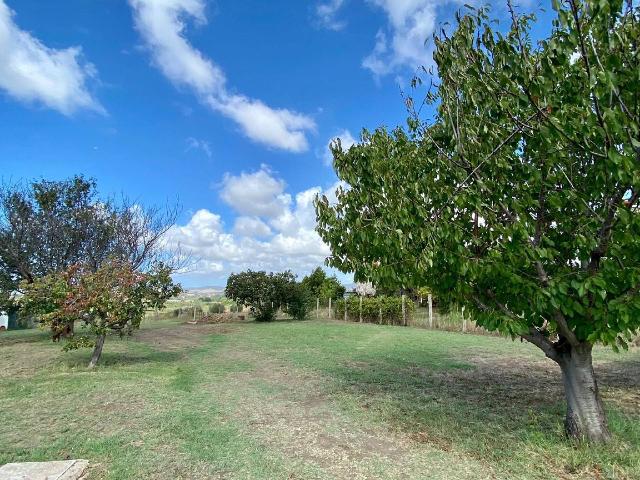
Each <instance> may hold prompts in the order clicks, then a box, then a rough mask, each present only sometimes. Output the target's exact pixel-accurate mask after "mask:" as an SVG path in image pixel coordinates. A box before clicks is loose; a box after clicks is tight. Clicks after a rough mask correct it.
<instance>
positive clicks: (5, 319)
mask: <svg viewBox="0 0 640 480" xmlns="http://www.w3.org/2000/svg"><path fill="white" fill-rule="evenodd" d="M3 327H4V330H8V329H9V315H7V313H6V312H0V330H3Z"/></svg>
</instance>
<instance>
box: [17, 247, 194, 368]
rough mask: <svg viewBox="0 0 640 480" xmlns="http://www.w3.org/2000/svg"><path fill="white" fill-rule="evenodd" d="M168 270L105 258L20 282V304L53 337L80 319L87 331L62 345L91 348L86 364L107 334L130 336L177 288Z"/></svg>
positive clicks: (93, 361)
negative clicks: (141, 267)
mask: <svg viewBox="0 0 640 480" xmlns="http://www.w3.org/2000/svg"><path fill="white" fill-rule="evenodd" d="M170 273H171V269H170V268H168V267H167V266H165V265H162V264H157V265H156V266H154V267H153V268H152V269H151V270H150V271H149V272H147V273H140V272H137V271H136V270H135V268H134V267H133V266H132V264H131V263H130V262H127V261H121V260H109V261H107V262H104V263H103V264H102V265H100V267H99V268H98V269H97V270H95V271H94V270H93V269H91V268H87V267H86V266H83V265H81V264H76V265H72V266H71V267H69V268H68V269H66V270H64V271H62V272H55V273H51V274H48V275H45V276H43V277H38V278H36V279H34V281H32V282H27V281H26V280H24V281H23V285H22V287H21V288H22V290H23V291H24V293H25V295H24V296H23V297H22V298H21V299H20V303H21V305H22V306H23V307H24V309H25V310H26V311H27V312H28V313H29V314H33V315H35V316H36V317H37V318H38V319H39V321H40V325H41V327H49V328H50V329H51V331H52V332H53V335H54V339H59V337H60V335H61V334H62V333H63V332H64V330H65V329H66V328H67V326H68V325H69V324H72V323H74V322H77V321H80V322H82V323H83V324H84V325H85V327H86V330H85V332H86V333H82V334H79V335H78V334H76V335H74V336H72V337H71V338H69V339H68V340H67V342H66V343H65V346H64V349H65V350H72V349H76V348H80V347H86V346H92V347H94V353H93V356H92V359H91V362H90V364H89V367H94V366H95V365H96V364H97V362H98V360H99V359H100V355H101V353H102V347H103V345H104V341H105V337H106V335H107V333H109V332H114V333H117V334H119V335H120V336H123V335H126V334H131V333H132V332H133V331H134V330H136V329H137V328H139V327H140V323H141V322H142V320H143V318H144V315H145V312H146V311H147V310H148V309H151V308H154V309H155V308H162V306H164V303H165V301H166V300H167V299H169V298H171V297H173V296H175V295H178V294H179V293H180V292H181V290H182V289H181V287H180V286H179V285H176V284H174V283H173V281H172V279H171V275H170ZM87 334H89V335H91V337H89V336H87Z"/></svg>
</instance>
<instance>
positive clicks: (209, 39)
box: [0, 0, 549, 286]
mask: <svg viewBox="0 0 640 480" xmlns="http://www.w3.org/2000/svg"><path fill="white" fill-rule="evenodd" d="M498 5H502V3H500V4H498ZM460 6H461V3H458V2H445V1H437V0H322V1H300V0H270V1H264V0H243V1H224V0H217V1H214V0H128V1H127V0H91V1H88V0H51V1H47V2H43V1H41V0H0V125H2V128H0V176H1V177H2V178H4V179H12V180H17V179H23V178H24V179H32V178H39V177H44V178H47V179H62V178H65V177H68V176H71V175H74V174H84V175H86V176H89V177H94V178H96V180H97V181H98V185H99V189H100V191H101V192H102V193H103V194H105V195H110V194H120V193H124V194H126V195H127V196H129V197H131V198H133V199H135V200H136V201H139V202H141V203H143V204H146V205H155V204H164V203H165V202H167V201H169V202H174V201H176V199H177V200H179V202H180V203H181V205H182V207H183V213H182V214H181V216H180V219H179V222H178V225H177V226H176V227H175V228H174V229H173V230H172V232H171V241H173V242H179V243H181V244H182V245H183V247H186V249H190V250H192V251H193V252H194V255H196V257H197V258H199V259H200V262H199V263H198V264H197V265H195V266H194V267H193V268H192V270H191V271H190V272H189V273H188V274H185V275H181V276H180V280H181V281H182V282H183V283H184V284H185V285H186V286H197V285H213V284H224V281H225V279H226V276H227V275H228V274H229V273H230V272H231V271H238V270H240V269H244V268H247V267H253V268H261V269H267V270H283V269H285V268H291V269H293V270H294V271H296V272H297V273H300V274H304V273H306V272H308V271H309V270H311V268H313V266H315V265H319V264H322V260H323V258H324V257H325V256H326V255H327V253H328V250H327V248H326V246H325V245H323V244H322V242H321V241H320V239H319V238H318V237H317V235H316V234H315V232H314V230H313V227H314V218H313V208H312V205H311V202H312V199H313V196H314V195H315V193H317V192H325V193H327V194H331V192H332V191H333V190H334V189H335V187H336V180H337V179H336V177H335V174H334V173H333V171H332V169H331V166H330V165H329V164H328V157H327V145H328V143H329V141H330V140H331V139H332V138H334V137H336V136H340V137H341V138H342V140H343V144H345V145H346V146H348V145H349V144H350V143H351V142H353V141H354V139H355V138H357V136H358V134H359V132H360V130H361V129H362V128H363V127H366V128H371V129H372V128H375V127H376V126H378V125H387V126H395V125H397V124H402V123H403V122H404V118H405V111H404V108H403V104H402V101H401V98H400V93H399V91H400V88H401V86H402V85H406V84H407V83H408V82H409V80H410V79H411V77H412V75H413V72H414V71H415V70H416V68H417V67H418V66H419V65H421V64H429V63H430V61H431V59H430V53H429V49H428V47H427V48H425V46H424V45H423V40H424V38H427V37H429V36H430V34H431V33H432V31H433V29H434V28H436V27H437V26H438V25H439V24H440V23H441V22H444V21H447V20H449V19H451V16H452V14H453V12H454V10H455V9H456V8H459V7H460ZM528 8H531V6H529V7H528ZM495 14H496V15H497V16H500V17H504V19H505V20H504V23H506V22H507V18H506V16H505V10H504V6H497V7H496V10H495ZM541 25H547V27H544V26H543V27H542V29H543V30H544V28H548V25H549V20H548V14H543V15H542V22H541Z"/></svg>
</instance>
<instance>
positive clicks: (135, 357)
mask: <svg viewBox="0 0 640 480" xmlns="http://www.w3.org/2000/svg"><path fill="white" fill-rule="evenodd" d="M68 355H69V356H68V357H67V358H65V360H64V362H65V364H66V366H67V367H70V368H83V367H86V366H87V365H88V364H89V360H90V359H91V350H90V349H83V350H79V351H76V352H70V353H69V354H68ZM182 358H183V354H182V353H180V352H166V351H158V350H151V349H150V350H149V351H148V352H135V353H134V352H104V353H103V354H102V356H101V357H100V361H99V362H98V367H114V366H116V367H118V366H120V367H123V366H124V367H126V366H134V365H143V364H168V363H174V362H178V361H179V360H180V359H182Z"/></svg>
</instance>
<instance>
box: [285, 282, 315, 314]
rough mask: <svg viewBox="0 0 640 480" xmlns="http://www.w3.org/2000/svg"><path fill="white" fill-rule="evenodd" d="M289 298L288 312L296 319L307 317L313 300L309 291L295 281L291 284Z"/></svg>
mask: <svg viewBox="0 0 640 480" xmlns="http://www.w3.org/2000/svg"><path fill="white" fill-rule="evenodd" d="M288 298H289V302H288V304H287V309H286V312H287V313H288V314H289V315H291V316H292V317H293V318H295V319H296V320H304V319H305V318H307V314H308V313H309V310H310V308H311V304H312V302H313V299H312V298H311V294H310V293H309V291H308V290H307V289H306V288H305V287H304V286H303V285H302V284H300V283H295V284H292V285H291V286H290V291H289V294H288Z"/></svg>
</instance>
